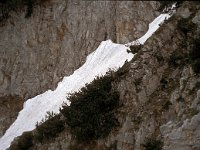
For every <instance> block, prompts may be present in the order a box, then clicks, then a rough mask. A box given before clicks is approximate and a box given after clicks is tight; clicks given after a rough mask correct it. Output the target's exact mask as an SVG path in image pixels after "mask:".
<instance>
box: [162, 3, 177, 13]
mask: <svg viewBox="0 0 200 150" xmlns="http://www.w3.org/2000/svg"><path fill="white" fill-rule="evenodd" d="M159 2H160V7H159V8H158V11H162V10H163V9H164V8H166V7H168V6H170V5H172V4H173V3H175V2H179V1H159Z"/></svg>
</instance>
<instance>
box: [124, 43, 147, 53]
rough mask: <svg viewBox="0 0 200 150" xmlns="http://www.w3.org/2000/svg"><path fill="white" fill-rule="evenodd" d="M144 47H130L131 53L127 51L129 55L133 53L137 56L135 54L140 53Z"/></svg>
mask: <svg viewBox="0 0 200 150" xmlns="http://www.w3.org/2000/svg"><path fill="white" fill-rule="evenodd" d="M142 46H143V45H131V46H130V51H129V50H127V52H128V53H133V54H135V53H137V52H139V50H141V49H142Z"/></svg>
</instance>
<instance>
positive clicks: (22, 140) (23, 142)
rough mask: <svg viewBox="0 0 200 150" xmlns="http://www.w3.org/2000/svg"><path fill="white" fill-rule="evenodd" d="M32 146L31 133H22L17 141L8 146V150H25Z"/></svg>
mask: <svg viewBox="0 0 200 150" xmlns="http://www.w3.org/2000/svg"><path fill="white" fill-rule="evenodd" d="M32 145H33V134H32V132H24V133H23V134H22V135H21V136H20V137H19V138H18V140H17V142H14V143H12V144H11V146H10V150H27V149H29V148H30V147H31V146H32Z"/></svg>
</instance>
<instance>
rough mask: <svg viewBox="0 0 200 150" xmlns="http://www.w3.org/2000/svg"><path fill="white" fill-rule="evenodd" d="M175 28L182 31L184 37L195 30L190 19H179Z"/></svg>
mask: <svg viewBox="0 0 200 150" xmlns="http://www.w3.org/2000/svg"><path fill="white" fill-rule="evenodd" d="M177 28H178V29H179V30H180V31H182V32H183V33H184V34H185V35H187V33H188V32H191V31H193V30H195V28H196V24H194V23H193V22H192V21H191V18H190V17H189V18H181V19H180V20H179V21H178V23H177Z"/></svg>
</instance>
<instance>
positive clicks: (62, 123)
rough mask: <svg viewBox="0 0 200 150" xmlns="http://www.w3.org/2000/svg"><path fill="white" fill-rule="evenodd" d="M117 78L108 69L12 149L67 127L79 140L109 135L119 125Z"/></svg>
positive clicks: (47, 136)
mask: <svg viewBox="0 0 200 150" xmlns="http://www.w3.org/2000/svg"><path fill="white" fill-rule="evenodd" d="M122 68H123V67H122ZM122 68H121V69H122ZM121 69H120V70H121ZM122 72H123V71H122ZM118 78H119V75H118V74H117V73H112V72H109V73H107V74H106V75H105V76H103V77H97V78H96V79H95V80H94V81H93V82H91V83H90V84H87V85H86V87H83V88H82V89H81V90H80V91H79V92H75V93H73V94H71V95H70V96H69V97H68V100H69V101H70V102H71V105H70V106H68V105H67V104H63V106H62V108H61V109H60V114H54V113H53V112H52V113H50V112H48V113H47V115H46V117H45V119H44V120H42V121H41V122H40V123H37V124H36V129H35V130H34V131H33V132H30V133H29V132H28V133H24V134H22V135H21V136H19V137H18V139H17V140H16V141H15V142H13V143H12V144H11V150H16V149H18V148H21V147H25V149H28V148H30V147H31V146H32V143H34V142H36V141H39V142H43V141H44V140H46V139H49V138H52V137H56V136H57V135H58V133H60V132H62V131H63V130H64V129H65V127H66V126H68V127H69V128H70V132H71V134H72V135H73V137H74V138H75V139H76V140H77V141H79V142H85V141H93V140H96V139H99V138H104V137H106V136H108V134H109V133H110V131H111V130H112V129H113V127H116V126H117V125H118V124H119V123H118V120H117V118H116V117H115V110H116V109H117V108H118V106H119V93H118V91H116V90H113V88H112V82H113V81H114V80H115V79H118Z"/></svg>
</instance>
